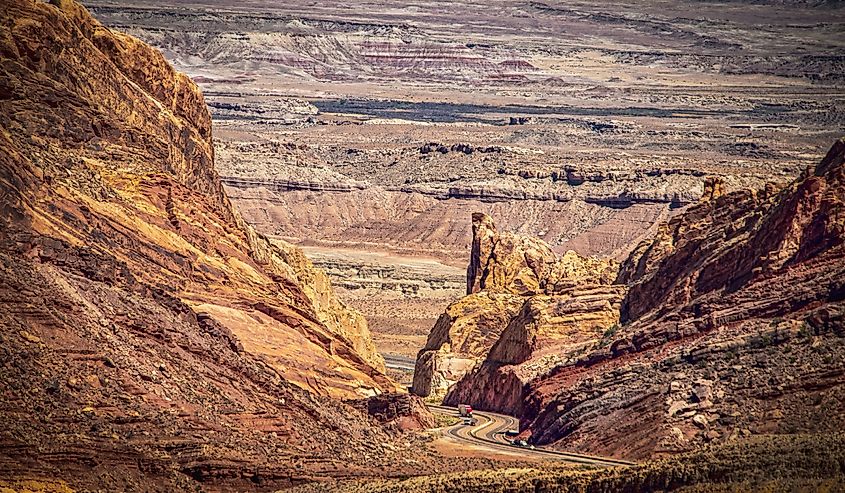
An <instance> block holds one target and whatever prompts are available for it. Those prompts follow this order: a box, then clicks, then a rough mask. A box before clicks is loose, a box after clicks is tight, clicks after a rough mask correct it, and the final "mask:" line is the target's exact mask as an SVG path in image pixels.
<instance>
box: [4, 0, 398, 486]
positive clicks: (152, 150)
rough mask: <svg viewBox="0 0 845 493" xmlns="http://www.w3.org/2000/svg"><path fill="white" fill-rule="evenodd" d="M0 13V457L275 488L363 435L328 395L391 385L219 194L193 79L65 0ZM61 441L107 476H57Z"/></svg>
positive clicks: (343, 452) (72, 457)
mask: <svg viewBox="0 0 845 493" xmlns="http://www.w3.org/2000/svg"><path fill="white" fill-rule="evenodd" d="M0 26H2V28H1V29H0V58H2V59H3V62H2V64H0V127H2V129H3V130H2V132H0V256H2V269H0V299H2V303H1V304H0V325H2V327H3V330H2V333H0V336H2V346H3V348H4V351H5V354H6V357H5V358H3V361H2V363H0V365H2V367H3V371H2V372H0V375H2V377H0V379H2V386H3V388H4V389H7V390H9V391H10V392H11V393H13V394H14V395H15V396H16V397H14V398H13V399H12V401H7V402H8V403H9V405H8V406H4V407H3V409H2V410H1V411H0V413H2V416H1V417H0V420H2V422H3V423H4V427H3V428H4V429H6V430H13V435H14V436H15V437H17V438H15V439H14V440H13V441H12V442H4V443H3V445H2V450H6V448H7V447H12V448H13V449H14V450H15V452H12V454H13V455H14V456H15V457H16V459H15V460H14V461H12V462H11V464H13V466H10V467H13V468H14V467H19V468H21V470H32V471H36V472H37V471H39V470H42V471H54V470H55V469H53V468H58V470H59V471H65V472H67V476H66V477H68V478H72V477H76V476H75V475H76V474H77V473H79V474H80V477H81V478H82V479H80V481H82V482H81V483H78V485H82V486H81V487H84V488H83V489H110V490H124V489H133V488H134V487H133V485H132V484H130V483H126V482H122V483H121V482H119V481H130V479H127V478H136V479H137V478H139V477H141V476H143V474H147V473H149V474H151V475H152V476H154V477H156V478H158V479H155V480H156V481H158V480H159V479H160V481H161V482H162V485H163V486H162V489H165V490H167V489H174V488H176V489H179V488H182V486H178V487H177V486H174V485H176V483H174V481H177V482H178V481H180V480H179V479H178V478H180V477H181V478H186V477H188V476H192V477H204V478H207V477H209V476H211V477H216V478H218V479H220V481H222V482H227V481H230V480H231V481H237V480H239V479H237V478H244V477H246V476H245V474H246V473H244V472H243V471H244V470H246V469H250V470H253V471H254V470H256V468H259V469H260V468H262V467H265V466H266V467H267V468H269V469H268V476H270V477H277V478H282V477H285V478H286V479H284V480H280V481H282V483H284V482H290V480H291V479H290V478H291V477H292V476H291V473H292V471H294V468H295V464H294V462H295V461H293V460H292V459H291V457H293V456H295V455H297V454H303V455H309V456H314V457H318V458H320V457H321V458H322V459H317V460H318V461H321V460H324V461H328V462H332V461H344V463H345V464H346V463H348V464H349V467H350V468H353V469H354V468H355V467H356V466H355V465H354V462H355V461H354V458H351V457H350V456H349V454H350V453H351V454H352V455H354V456H356V457H362V456H363V455H364V454H363V452H362V450H363V449H361V446H362V445H361V444H362V443H364V442H365V440H364V438H363V437H364V436H365V434H368V435H367V436H368V437H369V438H370V439H372V436H373V434H375V435H379V436H380V434H381V433H382V432H381V431H379V430H371V426H370V424H368V423H367V420H366V418H364V417H363V416H362V415H361V414H360V413H357V412H356V411H354V410H351V408H348V407H346V406H344V405H342V404H339V403H337V402H336V401H332V400H329V399H328V397H342V398H362V397H367V396H370V395H374V394H380V393H382V392H385V391H391V390H394V389H395V385H394V384H393V382H392V381H390V380H389V379H388V378H386V377H385V376H384V375H383V374H382V372H381V371H382V369H383V361H382V360H381V358H380V356H378V354H376V352H375V350H374V348H373V345H372V342H371V341H369V332H368V330H367V325H366V323H365V321H364V320H363V318H362V317H361V315H360V314H358V313H357V312H355V311H354V310H351V309H349V308H348V307H346V306H345V305H343V304H342V303H341V302H339V301H338V300H337V299H336V298H335V297H334V294H333V292H332V288H331V286H330V284H329V282H328V280H327V279H326V277H325V276H324V275H323V274H322V273H321V272H320V271H318V270H316V269H314V268H313V266H312V265H311V264H310V262H308V261H307V260H306V259H305V258H304V256H302V254H301V253H300V252H299V251H298V250H297V249H296V248H294V247H292V246H290V245H286V244H282V243H277V244H274V243H271V242H270V241H268V240H267V239H266V238H264V237H263V236H261V235H259V234H257V233H256V232H255V231H254V230H253V229H252V228H251V227H250V226H248V225H247V224H246V223H244V221H243V220H242V219H241V217H240V216H239V215H238V213H237V212H236V211H234V209H233V208H232V206H231V204H230V202H229V199H228V198H227V196H226V194H225V193H224V190H223V187H222V185H221V183H220V180H219V179H218V176H217V174H216V172H215V170H214V162H213V161H214V152H213V143H212V138H211V119H210V117H209V113H208V110H207V109H206V106H205V103H204V101H203V97H202V94H201V93H200V92H199V90H198V89H197V87H196V86H195V85H194V83H193V82H192V81H191V80H190V79H189V78H187V77H186V76H185V75H183V74H181V73H178V72H176V71H175V70H174V69H173V68H172V67H171V66H170V65H169V64H168V63H167V62H166V61H165V59H164V58H163V56H162V55H161V53H159V52H158V51H157V50H154V49H152V48H150V47H149V46H147V45H146V44H144V43H142V42H140V41H138V40H136V39H134V38H132V37H130V36H126V35H124V34H121V33H119V32H116V31H112V30H109V29H106V28H104V27H103V26H101V25H100V24H99V23H98V22H97V21H96V20H94V19H93V18H92V17H91V16H90V15H89V14H88V13H87V11H86V10H85V9H84V8H83V7H82V6H81V5H79V4H78V3H76V2H73V1H67V0H63V1H54V2H52V3H43V2H39V1H32V0H10V1H8V2H5V3H4V6H3V9H2V12H0ZM303 389H304V390H303ZM306 390H307V392H306ZM319 430H322V431H321V432H320V433H322V435H323V436H325V437H326V438H327V439H326V440H321V441H320V442H319V443H315V442H314V441H312V440H308V439H305V438H304V437H310V436H313V435H314V434H315V433H317V432H318V431H319ZM340 430H342V431H340ZM80 433H81V435H80ZM271 433H272V436H271V435H270V434H271ZM83 435H84V436H90V438H80V437H82V436H83ZM10 436H11V435H10ZM63 437H73V438H63ZM139 437H141V438H139ZM144 437H146V438H144ZM386 439H387V438H386V437H383V438H378V439H377V440H375V441H376V442H379V443H381V442H382V441H383V440H386ZM177 442H178V443H179V444H180V445H178V446H177V447H181V448H180V450H182V452H180V453H179V454H177V456H178V457H176V458H174V457H173V456H171V455H170V452H169V451H172V450H173V445H172V444H173V443H177ZM207 443H214V444H215V445H214V446H213V447H209V446H208V445H206V444H207ZM336 444H337V445H336ZM344 444H346V445H344ZM259 449H260V450H261V451H262V453H260V454H259V453H258V451H259ZM2 450H0V454H5V453H6V452H4V451H2ZM45 454H46V455H45ZM79 454H82V455H85V456H92V454H93V456H95V457H111V458H112V459H108V460H107V461H106V463H107V464H109V466H108V467H109V469H110V472H113V474H112V477H114V478H120V479H119V480H118V479H115V481H118V482H117V483H115V484H101V483H97V481H99V480H98V479H96V478H97V476H96V475H88V476H86V475H84V474H82V473H81V472H80V471H78V470H77V471H74V470H71V469H72V464H73V463H75V462H76V463H78V459H77V457H79ZM346 459H348V461H347V460H346ZM109 461H111V462H109ZM6 463H7V462H4V464H6ZM14 464H17V466H14ZM144 464H149V465H148V466H144ZM142 466H143V467H147V469H149V470H148V471H141V472H139V470H138V468H139V467H142ZM344 467H346V466H344ZM69 468H70V469H69ZM309 469H313V468H312V466H310V465H309V466H307V467H305V468H304V469H301V470H302V471H303V474H309V473H308V472H307V471H308V470H309ZM150 471H154V473H150ZM156 471H157V472H156ZM273 471H275V472H273ZM250 474H251V473H250ZM293 474H294V475H295V474H299V473H295V472H294V473H293ZM186 475H188V476H186ZM59 477H61V475H59ZM89 480H90V481H93V482H87V481H89ZM183 480H184V479H183ZM165 485H169V486H165Z"/></svg>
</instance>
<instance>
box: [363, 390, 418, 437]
mask: <svg viewBox="0 0 845 493" xmlns="http://www.w3.org/2000/svg"><path fill="white" fill-rule="evenodd" d="M349 404H350V405H352V406H353V407H355V408H357V409H359V410H361V411H362V412H364V413H366V414H368V415H369V416H370V417H372V418H373V419H374V420H375V421H376V422H377V423H378V424H380V425H382V426H386V427H388V428H392V429H396V430H399V431H408V430H424V429H426V428H433V427H434V425H435V422H434V415H432V414H431V411H429V410H428V407H426V405H425V403H424V402H423V401H422V399H420V398H419V397H417V396H415V395H410V394H398V393H389V394H379V395H376V396H373V397H369V398H367V399H360V400H356V401H350V402H349Z"/></svg>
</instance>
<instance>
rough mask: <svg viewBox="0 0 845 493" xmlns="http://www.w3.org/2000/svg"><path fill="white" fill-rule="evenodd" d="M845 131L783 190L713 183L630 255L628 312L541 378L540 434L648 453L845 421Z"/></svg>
mask: <svg viewBox="0 0 845 493" xmlns="http://www.w3.org/2000/svg"><path fill="white" fill-rule="evenodd" d="M843 160H845V141H843V140H840V141H838V142H836V143H835V144H834V146H833V147H832V148H831V150H830V152H829V153H828V154H827V156H826V157H825V158H824V160H823V161H822V162H821V163H820V164H819V165H818V166H816V167H814V168H809V169H808V170H807V171H805V172H804V173H803V174H802V176H801V177H799V179H798V180H796V181H795V182H794V183H792V184H791V185H789V186H787V187H786V188H784V189H782V190H780V191H776V190H774V188H773V187H767V188H766V189H764V190H761V191H756V192H753V191H740V192H735V193H730V194H726V195H722V196H717V195H718V194H713V196H712V197H709V200H704V201H702V202H701V203H699V204H698V205H695V206H693V207H691V208H690V209H689V210H688V211H686V212H685V213H684V214H682V215H680V216H679V217H676V218H675V219H673V220H672V221H670V222H669V223H668V224H666V225H665V226H664V227H663V228H662V229H661V230H660V232H659V234H658V235H657V236H656V238H654V239H653V240H649V241H647V242H644V243H643V244H641V245H640V247H638V248H637V250H636V251H635V252H634V254H632V256H631V257H630V258H629V260H628V261H627V262H625V264H624V265H623V267H622V269H621V271H620V275H619V280H620V281H621V282H625V283H629V284H630V288H629V290H628V293H627V295H626V296H625V300H624V301H623V304H622V319H623V321H624V322H625V325H624V326H622V327H621V328H620V329H619V330H618V332H616V333H614V334H612V336H610V337H609V338H608V339H607V341H606V343H605V344H603V345H602V347H601V348H597V349H594V350H592V351H590V352H589V353H588V354H585V355H583V356H581V357H579V358H578V359H577V360H575V361H572V362H570V363H567V364H564V365H561V366H559V367H558V368H555V369H554V370H553V371H552V372H551V374H550V375H548V376H546V377H544V378H542V379H539V380H537V381H534V382H532V384H531V395H530V397H529V399H528V403H527V405H526V408H525V410H524V411H525V412H524V415H523V418H524V425H525V426H526V428H527V429H528V430H529V431H530V433H531V434H532V439H533V440H534V441H535V442H537V443H554V444H556V445H557V446H560V447H565V448H574V449H578V450H584V451H588V450H589V451H592V452H601V453H610V454H615V455H620V456H628V457H647V456H651V455H654V454H659V453H672V452H677V451H681V450H687V449H690V448H694V447H696V446H698V445H700V444H702V443H704V442H718V441H726V440H733V439H735V438H737V437H741V436H747V435H753V434H768V433H799V432H801V433H807V432H810V433H824V432H830V431H835V430H838V429H841V428H842V427H843V425H845V422H843V420H842V416H843V411H844V410H845V406H843V402H845V401H843V398H842V397H843V395H845V394H844V393H845V363H843V360H842V358H841V357H840V356H841V353H842V349H843V347H845V332H844V331H843V329H844V328H845V303H843V299H845V248H843V239H845V237H844V236H843V228H844V227H845V203H844V202H843V197H845V165H843Z"/></svg>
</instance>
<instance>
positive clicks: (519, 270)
mask: <svg viewBox="0 0 845 493" xmlns="http://www.w3.org/2000/svg"><path fill="white" fill-rule="evenodd" d="M472 225H473V242H472V248H471V257H470V264H469V267H468V269H467V296H466V297H465V298H463V299H461V300H459V301H457V302H455V303H453V304H452V305H450V306H449V307H448V308H447V309H446V312H445V313H444V314H443V315H442V316H441V318H440V319H439V320H438V321H437V323H436V324H435V326H434V328H433V329H432V331H431V333H430V335H429V338H428V340H427V342H426V346H425V347H424V348H423V349H422V350H421V351H420V353H419V354H418V356H417V366H416V369H415V374H414V385H413V390H414V392H415V393H416V394H418V395H422V396H428V395H430V394H440V395H442V394H444V393H446V392H447V391H449V394H448V395H447V396H446V399H445V402H447V403H459V402H475V401H474V400H469V401H467V400H466V399H465V398H466V397H468V396H465V395H464V393H465V392H467V388H469V387H472V388H473V391H474V392H482V393H488V394H489V395H491V396H492V395H496V396H497V397H495V398H496V399H502V401H501V406H505V407H506V408H510V407H512V406H518V405H519V398H520V393H519V390H520V388H521V384H520V383H518V382H520V381H521V379H522V378H526V379H527V378H530V375H536V374H537V373H538V372H542V371H544V369H546V368H547V366H548V364H549V363H551V362H553V361H554V357H551V358H549V357H547V356H544V357H539V355H537V356H538V357H539V359H537V360H533V358H534V356H535V354H534V352H535V350H539V349H541V348H545V347H548V346H550V345H562V346H569V345H580V344H581V343H582V342H583V341H584V340H590V339H594V338H596V337H598V336H599V335H600V334H601V333H602V332H603V331H604V330H605V328H606V327H608V326H609V325H610V324H612V323H613V321H614V320H616V318H617V317H618V309H619V303H620V302H621V290H619V289H617V288H616V287H612V286H610V283H611V281H612V279H613V272H614V270H615V266H614V263H613V262H611V261H607V260H599V259H597V258H587V257H582V256H580V255H578V254H576V253H575V252H572V251H569V252H567V253H566V254H564V255H562V256H558V255H557V254H555V253H554V252H553V251H552V250H551V248H550V247H549V246H548V245H547V244H546V243H545V242H543V241H542V240H538V239H536V238H530V237H526V236H521V235H515V234H512V233H500V232H498V231H497V229H496V227H495V225H494V224H493V220H492V219H491V218H490V216H488V215H486V214H482V213H477V214H473V216H472ZM529 360H532V362H531V363H530V364H529V363H528V362H529ZM523 364H524V365H523ZM505 367H507V368H508V369H506V370H503V368H505ZM517 367H519V370H517V369H516V368H517ZM458 380H460V382H459V383H458V384H457V385H455V386H454V387H453V386H452V385H453V384H455V382H457V381H458ZM505 380H507V385H506V386H504V387H503V382H504V381H505ZM463 382H472V383H471V384H470V383H467V384H464V383H463ZM463 385H467V387H463ZM514 392H515V393H514ZM484 402H485V403H487V402H488V401H484ZM500 409H501V408H500Z"/></svg>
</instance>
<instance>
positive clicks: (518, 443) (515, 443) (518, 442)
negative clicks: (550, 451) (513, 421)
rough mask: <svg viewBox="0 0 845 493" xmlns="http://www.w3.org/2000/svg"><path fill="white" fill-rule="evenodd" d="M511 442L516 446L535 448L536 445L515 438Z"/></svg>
mask: <svg viewBox="0 0 845 493" xmlns="http://www.w3.org/2000/svg"><path fill="white" fill-rule="evenodd" d="M511 444H512V445H513V446H514V447H521V448H527V449H531V450H534V445H528V442H526V441H525V440H514V441H513V442H511Z"/></svg>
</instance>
